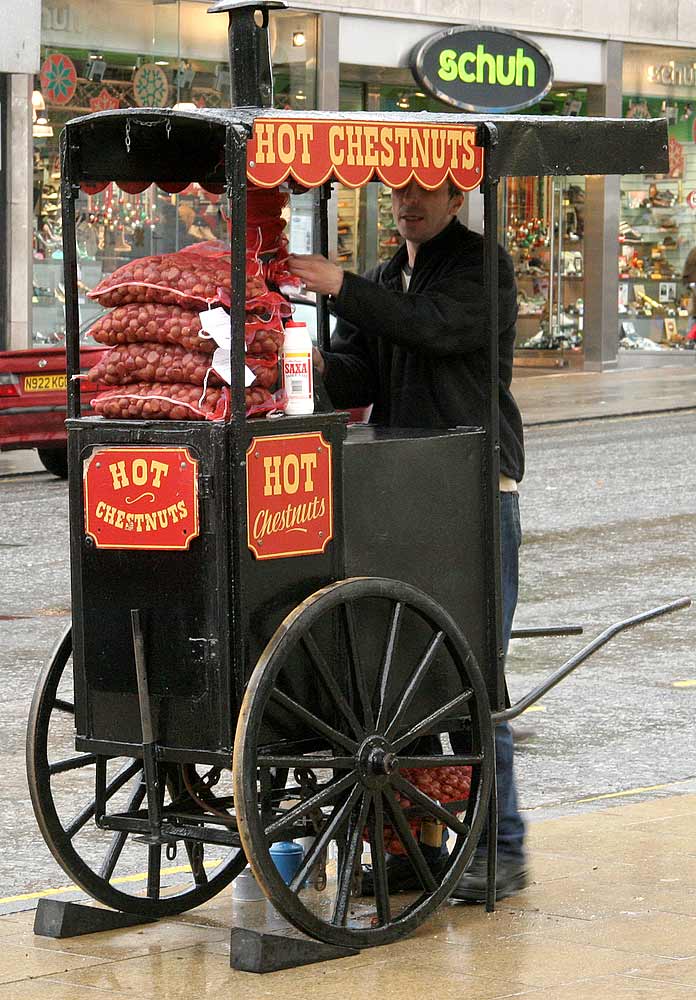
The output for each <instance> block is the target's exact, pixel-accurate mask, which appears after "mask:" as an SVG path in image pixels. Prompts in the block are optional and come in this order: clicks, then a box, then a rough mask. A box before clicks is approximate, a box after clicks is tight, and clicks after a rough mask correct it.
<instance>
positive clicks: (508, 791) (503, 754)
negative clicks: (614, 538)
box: [478, 493, 524, 861]
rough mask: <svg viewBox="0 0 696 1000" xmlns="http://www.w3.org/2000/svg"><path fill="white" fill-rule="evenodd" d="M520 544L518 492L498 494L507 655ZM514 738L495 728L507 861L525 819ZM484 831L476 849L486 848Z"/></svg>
mask: <svg viewBox="0 0 696 1000" xmlns="http://www.w3.org/2000/svg"><path fill="white" fill-rule="evenodd" d="M521 543H522V529H521V526H520V504H519V496H518V494H517V493H501V494H500V554H501V568H502V597H503V649H504V651H505V655H506V656H507V651H508V646H509V644H510V632H511V631H512V619H513V617H514V615H515V608H516V607H517V590H518V584H519V548H520V545H521ZM513 751H514V746H513V740H512V729H511V728H510V725H509V723H507V722H503V723H501V724H500V725H499V726H496V727H495V762H496V775H497V779H498V855H499V856H500V857H501V858H502V859H504V860H508V861H523V860H524V820H523V819H522V817H521V816H520V811H519V808H518V805H517V789H516V787H515V775H514V770H513ZM485 847H486V834H485V831H484V834H483V837H482V838H481V841H480V842H479V846H478V852H479V853H481V852H483V851H485Z"/></svg>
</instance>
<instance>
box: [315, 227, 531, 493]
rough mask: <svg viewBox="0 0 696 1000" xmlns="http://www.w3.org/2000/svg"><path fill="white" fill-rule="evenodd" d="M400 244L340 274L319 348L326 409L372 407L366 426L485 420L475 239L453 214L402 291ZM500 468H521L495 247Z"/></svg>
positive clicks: (505, 306)
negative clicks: (330, 327) (326, 346)
mask: <svg viewBox="0 0 696 1000" xmlns="http://www.w3.org/2000/svg"><path fill="white" fill-rule="evenodd" d="M407 261H408V257H407V251H406V247H405V246H402V247H400V249H399V250H397V252H396V254H395V255H394V256H393V257H392V259H391V260H389V261H387V262H386V263H384V264H380V265H379V267H377V268H375V269H374V270H373V271H371V272H370V273H369V274H367V275H366V276H365V277H360V276H358V275H356V274H351V273H346V274H345V276H344V280H343V286H342V288H341V291H340V293H339V295H338V296H337V297H336V299H335V301H334V303H333V310H334V312H335V314H336V316H337V317H338V324H337V326H336V330H335V331H334V334H333V337H332V338H331V352H330V353H326V354H325V355H324V357H325V360H326V374H325V377H324V382H325V385H326V388H327V390H328V393H329V396H330V397H331V401H332V403H333V405H334V406H336V407H340V408H348V407H357V406H367V405H368V404H370V403H372V404H373V410H372V416H371V418H370V422H371V423H375V424H382V425H388V426H392V427H428V428H430V427H433V428H435V427H456V426H469V427H472V426H475V427H482V426H486V424H487V420H488V404H487V399H486V397H487V388H488V362H487V336H486V303H485V301H484V297H483V237H482V236H480V235H479V234H478V233H473V232H471V230H469V229H467V228H466V227H465V226H462V225H461V223H459V222H457V221H456V220H453V221H452V222H451V223H450V224H449V225H448V226H447V227H446V228H445V229H444V230H442V232H441V233H438V235H437V236H435V237H434V238H433V239H432V240H429V241H428V242H427V243H424V244H422V246H421V247H420V248H419V250H418V253H417V255H416V260H415V264H414V268H413V274H412V276H411V283H410V286H409V291H408V292H403V291H402V288H403V285H402V279H401V270H402V267H403V266H404V265H405V264H406V263H407ZM499 286H500V294H499V330H500V338H499V368H498V371H499V380H498V389H499V399H500V445H501V453H500V469H501V472H503V473H504V474H505V475H507V476H510V477H511V478H512V479H515V480H517V481H518V482H519V481H520V480H521V479H522V476H523V474H524V445H523V436H522V419H521V417H520V413H519V410H518V409H517V404H516V403H515V400H514V399H513V397H512V394H511V392H510V382H511V380H512V352H513V345H514V341H515V319H516V317H517V291H516V287H515V276H514V270H513V266H512V261H511V260H510V257H509V256H508V254H507V253H506V252H505V251H504V250H503V249H502V247H501V248H500V253H499Z"/></svg>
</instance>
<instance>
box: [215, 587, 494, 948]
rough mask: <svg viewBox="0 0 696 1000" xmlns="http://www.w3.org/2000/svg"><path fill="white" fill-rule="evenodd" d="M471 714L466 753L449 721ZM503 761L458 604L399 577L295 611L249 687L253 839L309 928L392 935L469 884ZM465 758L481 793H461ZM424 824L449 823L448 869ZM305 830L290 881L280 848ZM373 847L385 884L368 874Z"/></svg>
mask: <svg viewBox="0 0 696 1000" xmlns="http://www.w3.org/2000/svg"><path fill="white" fill-rule="evenodd" d="M464 717H465V718H466V722H463V721H462V720H463V718H464ZM463 727H465V732H464V734H463V736H462V739H463V740H464V742H465V743H466V744H467V748H468V749H467V751H466V752H464V753H461V752H458V753H457V754H456V755H454V754H453V753H452V751H451V745H450V741H449V738H448V737H447V736H446V735H444V734H447V733H448V732H450V731H452V730H457V729H460V730H461V729H462V728H463ZM438 734H439V735H438ZM283 735H284V736H285V740H284V739H282V738H280V737H281V736H283ZM460 735H462V734H460ZM288 739H289V740H290V742H289V743H288V742H286V740H288ZM454 742H455V743H456V745H457V746H461V745H462V743H461V742H460V741H459V740H454ZM289 746H291V747H292V750H289V749H288V747H289ZM493 761H494V750H493V733H492V725H491V715H490V709H489V703H488V696H487V693H486V689H485V686H484V683H483V679H482V676H481V672H480V670H479V667H478V665H477V663H476V661H475V659H474V657H473V655H472V653H471V650H470V648H469V645H468V643H467V641H466V639H465V638H464V637H463V635H462V634H461V632H460V630H459V629H458V627H457V626H456V624H455V623H454V621H453V620H452V618H451V617H450V616H449V615H448V614H447V613H446V612H445V611H444V610H443V609H442V607H441V606H440V605H438V604H437V602H435V601H434V600H433V599H432V598H430V597H428V596H427V595H426V594H424V593H423V592H422V591H420V590H417V589H416V588H414V587H412V586H409V585H407V584H404V583H400V582H397V581H394V580H387V579H374V578H354V579H350V580H345V581H342V582H339V583H335V584H332V585H330V586H328V587H326V588H324V589H323V590H320V591H318V592H317V593H315V594H314V595H313V596H312V597H310V598H309V599H307V600H306V601H304V602H303V603H302V604H301V605H300V606H299V607H298V608H296V609H295V610H294V611H293V612H291V614H289V615H288V617H287V618H286V619H285V621H284V622H283V623H282V625H281V626H280V627H279V628H278V630H277V631H276V633H275V635H274V636H273V638H272V639H271V641H270V642H269V644H268V645H267V647H266V649H265V650H264V652H263V654H262V656H261V658H260V660H259V661H258V664H257V666H256V668H255V670H254V672H253V674H252V676H251V679H250V681H249V684H248V687H247V690H246V694H245V697H244V700H243V703H242V706H241V709H240V713H239V718H238V725H237V731H236V736H235V752H234V761H233V783H234V795H235V805H236V813H237V821H238V829H239V833H240V837H241V841H242V844H243V846H244V850H245V852H246V854H247V856H248V858H249V861H250V864H251V866H252V869H253V871H254V874H255V875H256V878H257V880H258V881H259V883H260V884H261V886H262V887H263V889H264V891H265V893H266V894H267V896H268V897H269V898H270V899H271V901H272V902H273V903H274V905H275V906H276V908H277V909H278V910H280V912H281V913H282V914H283V915H284V916H285V917H286V918H287V919H288V920H289V921H290V922H292V923H293V924H294V925H295V926H296V927H298V928H299V929H301V930H302V931H304V932H306V933H307V934H309V935H311V936H313V937H315V938H318V939H320V940H323V941H326V942H328V943H330V944H336V945H349V946H355V947H365V946H369V945H377V944H385V943H387V942H389V941H393V940H395V939H396V938H399V937H401V936H403V935H404V934H406V933H408V932H409V931H411V930H413V929H414V928H415V927H416V926H418V925H419V924H420V923H422V921H423V920H425V919H426V917H427V916H428V915H429V914H431V913H432V912H433V911H434V910H435V909H436V908H437V906H438V905H439V904H440V903H441V902H442V901H443V900H445V899H446V898H447V896H448V895H449V894H450V892H451V891H452V889H453V888H454V885H455V883H456V881H457V879H458V877H459V875H460V874H461V872H462V871H463V869H464V868H465V866H466V864H467V862H468V860H469V858H470V857H471V855H472V852H473V850H474V848H475V846H476V843H477V841H478V839H479V836H480V834H481V831H482V828H483V825H484V822H485V820H486V817H487V806H488V802H489V797H490V794H491V787H492V778H493ZM464 772H466V775H467V777H468V779H469V781H470V787H469V795H468V798H467V799H466V800H463V801H446V800H447V798H449V799H450V800H452V795H451V794H450V795H449V796H447V794H446V792H447V789H449V790H450V792H452V790H453V789H454V788H455V787H461V786H460V785H459V786H458V781H459V782H460V780H461V776H462V774H463V773H464ZM285 773H287V774H288V775H290V776H291V777H290V780H289V781H288V783H287V784H285V785H284V787H283V783H282V782H279V781H278V776H279V775H283V774H285ZM435 781H437V783H438V786H437V787H438V790H435V785H434V782H435ZM280 788H282V789H283V790H282V791H279V790H278V789H280ZM442 789H445V793H443V792H442V791H441V790H442ZM424 825H426V826H427V827H428V829H429V830H430V839H431V841H432V834H433V831H435V843H436V844H437V843H441V842H442V831H446V833H447V847H448V850H449V859H448V861H447V864H446V869H445V872H444V875H442V873H440V874H439V875H438V877H435V876H434V875H433V873H432V871H431V868H430V867H429V866H428V864H427V863H426V858H425V853H424V850H423V847H422V845H423V827H424ZM437 831H440V832H439V833H438V832H437ZM295 838H303V844H304V845H305V853H304V857H303V860H302V863H301V865H300V867H299V870H298V871H297V872H296V874H295V876H294V878H293V879H292V881H291V882H290V883H289V884H286V883H285V882H284V881H283V879H282V878H281V876H280V874H279V872H278V869H277V867H276V865H275V864H274V861H273V858H272V854H271V848H272V845H273V843H274V842H275V841H279V840H280V841H288V840H291V839H295ZM385 847H386V848H388V849H389V850H390V851H392V852H396V853H400V854H402V855H403V857H404V858H405V859H407V860H408V862H410V865H411V866H412V869H413V871H414V873H415V875H416V878H417V880H418V881H419V882H420V889H419V890H417V891H414V892H412V893H406V894H404V893H397V892H395V891H394V888H395V887H394V886H393V885H390V876H389V874H388V871H387V868H386V867H385V862H384V854H385ZM367 848H369V853H370V855H371V861H372V866H373V880H374V890H373V891H374V895H372V896H369V895H366V894H364V895H361V886H360V882H361V865H360V862H361V856H362V855H363V852H364V851H365V850H366V849H367Z"/></svg>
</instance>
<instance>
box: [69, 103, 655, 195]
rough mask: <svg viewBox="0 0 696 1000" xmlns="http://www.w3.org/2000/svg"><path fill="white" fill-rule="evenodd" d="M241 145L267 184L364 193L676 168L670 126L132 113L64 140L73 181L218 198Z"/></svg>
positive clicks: (537, 119) (75, 130)
mask: <svg viewBox="0 0 696 1000" xmlns="http://www.w3.org/2000/svg"><path fill="white" fill-rule="evenodd" d="M247 140H248V142H247ZM245 146H246V151H245V155H246V161H247V177H248V179H249V180H250V181H251V182H253V183H254V184H257V185H259V186H261V187H275V186H277V185H278V184H280V183H283V182H284V181H287V180H289V181H294V182H295V183H296V184H297V185H299V186H301V187H304V188H310V187H317V186H319V185H320V184H323V183H324V182H325V181H328V180H338V181H341V183H343V184H346V185H347V186H349V187H359V186H361V185H363V184H365V183H367V182H368V181H369V180H371V179H377V178H379V179H380V180H382V181H384V183H385V184H387V185H388V186H390V187H403V186H404V185H405V184H407V183H408V182H409V180H410V179H411V178H412V177H415V178H416V180H418V181H419V183H421V184H422V185H423V186H424V187H428V188H434V187H438V186H439V185H440V184H441V183H443V181H445V180H446V179H448V178H451V179H452V180H453V181H454V182H455V183H456V184H457V185H458V186H459V187H461V188H462V189H463V190H471V189H473V188H475V187H478V185H479V184H480V183H481V181H482V180H484V179H491V180H495V179H497V178H499V177H506V176H507V177H513V176H517V177H527V176H541V175H545V174H558V175H564V174H628V173H651V174H652V173H666V172H667V171H668V169H669V165H668V155H667V149H668V146H667V122H666V120H665V119H663V118H658V119H650V120H624V119H608V118H562V117H555V116H541V115H498V116H496V115H469V114H432V113H430V112H421V113H419V114H410V115H404V114H396V113H381V114H368V113H364V114H362V113H359V114H356V113H353V112H351V113H339V112H332V113H328V112H319V111H316V112H312V111H307V112H295V111H292V112H290V111H281V110H276V109H257V108H232V109H229V110H225V109H200V110H190V111H182V110H173V109H154V108H142V109H139V108H129V109H125V110H119V111H104V112H100V113H98V114H93V115H86V116H84V117H82V118H76V119H73V120H72V121H71V122H69V123H68V125H67V126H66V130H65V136H64V156H66V155H67V157H68V160H69V163H70V170H69V173H70V180H71V182H72V183H80V184H82V186H83V187H84V188H85V190H88V191H90V190H91V191H92V192H94V191H95V190H99V189H101V188H102V187H103V186H105V184H106V183H107V182H109V181H112V180H115V181H116V182H117V183H121V184H125V185H127V187H126V188H125V189H126V190H133V189H134V186H135V188H136V189H140V190H142V189H143V188H144V187H145V186H147V185H148V184H150V183H152V182H155V183H158V184H160V185H161V186H163V187H165V189H166V190H182V189H183V188H184V187H185V186H186V185H187V184H189V183H190V182H192V181H197V182H198V183H199V184H200V185H201V186H202V187H204V188H207V189H208V190H211V191H221V190H223V189H224V186H225V184H226V183H227V182H228V181H229V178H230V177H231V175H232V162H233V159H235V150H237V153H238V154H239V153H240V152H244V147H245Z"/></svg>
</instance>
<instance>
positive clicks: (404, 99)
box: [396, 94, 411, 111]
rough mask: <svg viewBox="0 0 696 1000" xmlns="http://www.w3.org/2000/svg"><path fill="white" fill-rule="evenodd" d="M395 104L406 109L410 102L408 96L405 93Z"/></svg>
mask: <svg viewBox="0 0 696 1000" xmlns="http://www.w3.org/2000/svg"><path fill="white" fill-rule="evenodd" d="M396 106H397V108H403V109H404V111H407V110H408V109H409V108H410V107H411V102H410V101H409V99H408V97H406V95H405V94H404V95H403V96H401V97H400V98H399V100H398V101H397V102H396Z"/></svg>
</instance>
